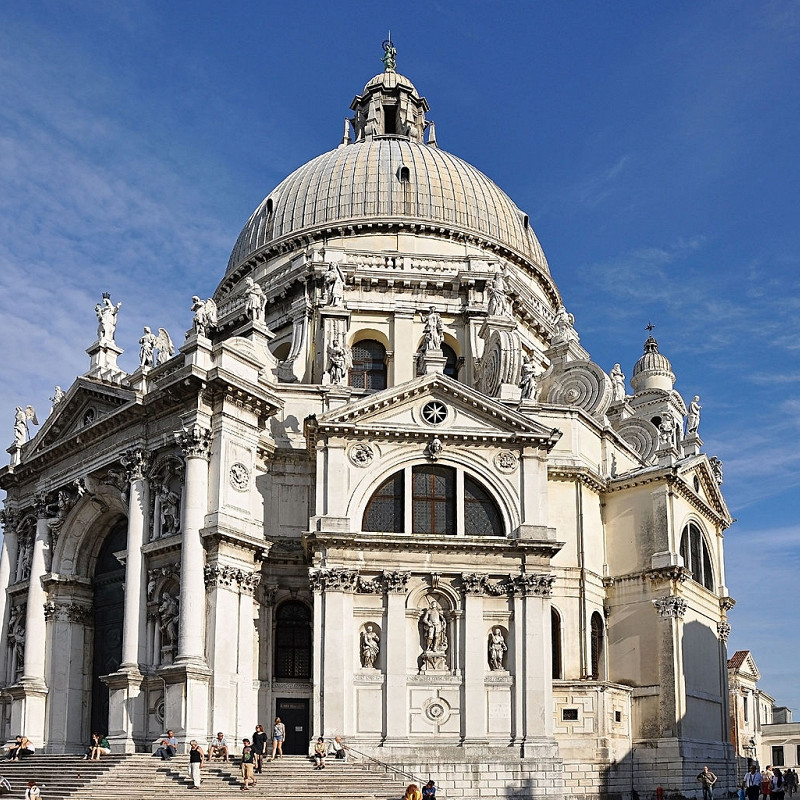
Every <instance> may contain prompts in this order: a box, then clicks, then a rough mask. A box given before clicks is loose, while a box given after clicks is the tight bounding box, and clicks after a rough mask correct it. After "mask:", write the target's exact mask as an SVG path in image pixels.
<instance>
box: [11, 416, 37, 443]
mask: <svg viewBox="0 0 800 800" xmlns="http://www.w3.org/2000/svg"><path fill="white" fill-rule="evenodd" d="M28 420H30V421H31V422H32V423H33V424H34V425H38V424H39V420H38V419H36V412H35V411H34V409H33V406H27V407H26V408H24V409H23V408H22V406H17V408H16V410H15V411H14V444H15V445H17V446H20V445H23V444H25V442H27V441H28V439H29V438H30V431H29V430H28Z"/></svg>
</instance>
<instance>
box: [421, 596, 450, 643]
mask: <svg viewBox="0 0 800 800" xmlns="http://www.w3.org/2000/svg"><path fill="white" fill-rule="evenodd" d="M446 626H447V621H446V620H445V617H444V614H443V613H442V607H441V606H440V605H439V602H438V601H437V600H431V601H430V605H429V606H428V608H426V609H425V614H424V615H423V617H422V627H423V629H424V630H425V649H426V650H427V651H428V652H431V653H444V652H446V651H447V631H446Z"/></svg>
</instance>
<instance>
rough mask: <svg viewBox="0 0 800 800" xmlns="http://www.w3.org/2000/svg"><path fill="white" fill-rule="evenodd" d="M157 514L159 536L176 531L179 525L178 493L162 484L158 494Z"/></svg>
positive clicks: (169, 534) (170, 534)
mask: <svg viewBox="0 0 800 800" xmlns="http://www.w3.org/2000/svg"><path fill="white" fill-rule="evenodd" d="M158 497H159V516H160V518H161V530H160V534H161V536H162V537H163V536H172V535H173V534H175V533H178V531H179V530H180V526H181V521H180V516H179V514H178V500H179V497H178V495H177V494H176V493H175V492H173V491H171V490H170V489H169V488H168V487H167V486H162V487H161V491H160V492H159V494H158Z"/></svg>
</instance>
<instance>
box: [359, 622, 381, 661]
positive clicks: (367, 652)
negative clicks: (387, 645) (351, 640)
mask: <svg viewBox="0 0 800 800" xmlns="http://www.w3.org/2000/svg"><path fill="white" fill-rule="evenodd" d="M380 651H381V646H380V637H379V636H378V634H377V633H376V632H375V629H374V627H373V626H372V625H367V627H366V630H365V631H364V632H363V633H362V634H361V665H362V666H363V667H366V668H368V669H374V668H375V662H376V661H377V660H378V654H379V653H380Z"/></svg>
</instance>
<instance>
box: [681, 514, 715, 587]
mask: <svg viewBox="0 0 800 800" xmlns="http://www.w3.org/2000/svg"><path fill="white" fill-rule="evenodd" d="M680 554H681V558H683V565H684V566H685V567H686V569H688V570H689V571H690V572H691V573H692V579H693V580H695V581H696V582H697V583H699V584H700V585H701V586H703V587H704V588H706V589H708V590H709V591H710V592H713V591H714V586H715V583H716V581H715V579H714V561H713V559H712V558H711V548H710V547H709V546H708V542H707V541H706V536H705V533H704V532H703V529H702V528H701V527H700V525H699V524H698V523H697V522H694V521H690V522H688V523H686V525H684V526H683V530H682V531H681V543H680Z"/></svg>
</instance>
